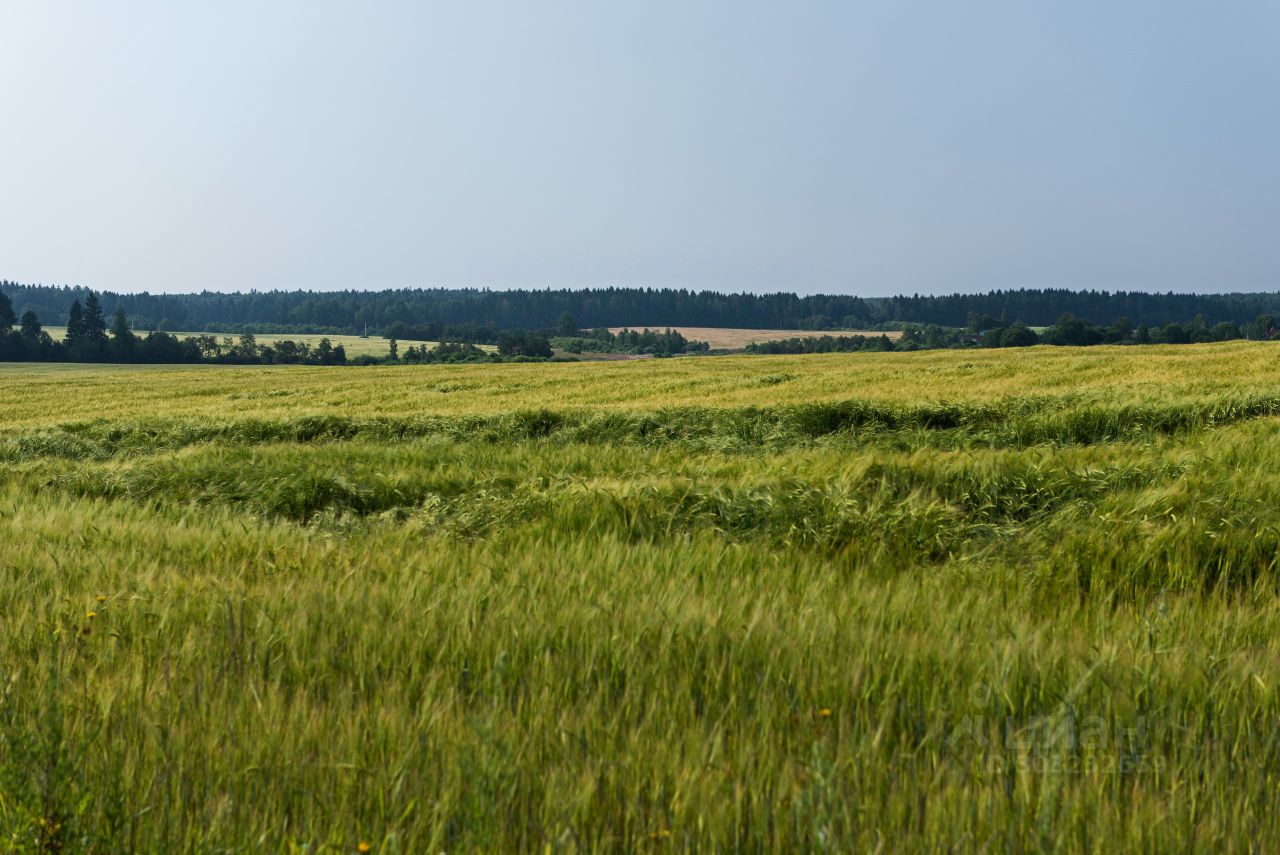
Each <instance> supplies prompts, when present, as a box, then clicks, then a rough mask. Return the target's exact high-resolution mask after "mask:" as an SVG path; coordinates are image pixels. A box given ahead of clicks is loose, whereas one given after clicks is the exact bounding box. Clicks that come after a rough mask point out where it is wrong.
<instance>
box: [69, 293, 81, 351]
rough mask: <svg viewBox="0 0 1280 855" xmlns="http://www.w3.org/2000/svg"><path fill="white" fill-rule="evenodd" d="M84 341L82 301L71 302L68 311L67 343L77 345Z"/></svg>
mask: <svg viewBox="0 0 1280 855" xmlns="http://www.w3.org/2000/svg"><path fill="white" fill-rule="evenodd" d="M83 341H84V308H83V307H82V306H81V305H80V301H79V300H76V301H74V302H73V303H72V304H71V310H70V311H69V312H68V313H67V344H70V345H77V344H80V343H81V342H83Z"/></svg>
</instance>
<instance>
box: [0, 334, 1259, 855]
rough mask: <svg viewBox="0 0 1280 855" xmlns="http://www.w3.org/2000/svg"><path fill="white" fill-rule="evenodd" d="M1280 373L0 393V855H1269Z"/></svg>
mask: <svg viewBox="0 0 1280 855" xmlns="http://www.w3.org/2000/svg"><path fill="white" fill-rule="evenodd" d="M1277 416H1280V347H1278V346H1275V345H1271V344H1268V343H1250V342H1234V343H1228V344H1217V345H1203V346H1202V345H1195V346H1181V347H1170V348H1162V347H1141V348H1139V347H1131V348H1108V347H1096V348H1088V349H1072V348H1059V349H1054V348H1043V347H1037V348H1032V349H1029V350H1020V351H1013V352H1010V351H964V352H959V351H938V352H920V353H901V354H893V353H875V354H873V353H865V354H864V353H858V354H830V355H811V356H795V357H764V356H759V357H706V358H678V359H669V360H646V361H643V362H622V363H581V364H574V363H565V364H501V365H460V366H385V367H383V366H378V367H333V368H321V367H301V366H286V367H271V366H262V367H257V366H254V367H227V366H190V367H181V368H167V367H109V366H69V365H60V366H31V365H6V366H3V367H0V466H2V467H3V470H2V472H3V481H2V483H0V573H3V579H4V584H3V585H0V615H3V621H4V633H3V635H2V636H0V686H2V687H3V688H0V848H3V847H7V848H8V849H11V850H14V851H47V852H114V851H148V852H160V851H198V852H205V851H228V852H232V851H234V852H240V851H293V852H321V851H333V852H340V851H349V852H356V851H377V852H405V853H410V852H413V853H416V852H429V851H533V850H537V851H540V852H542V851H548V850H550V851H600V850H617V851H675V850H682V851H683V850H692V849H698V850H750V851H770V852H792V851H850V850H875V851H899V850H913V849H914V850H935V849H956V850H964V851H967V850H973V849H994V850H1013V851H1025V850H1064V851H1093V850H1143V851H1168V850H1172V849H1175V848H1176V849H1187V850H1192V851H1203V850H1235V851H1269V850H1273V849H1275V848H1276V847H1277V845H1280V839H1277V838H1280V835H1278V834H1277V832H1276V830H1275V825H1274V822H1273V821H1272V817H1273V816H1274V814H1275V812H1276V810H1277V808H1278V807H1280V805H1278V804H1277V801H1280V797H1278V795H1277V794H1278V793H1280V789H1278V788H1277V787H1276V786H1275V783H1276V769H1277V768H1280V741H1277V739H1276V732H1277V731H1276V726H1277V722H1280V610H1278V609H1277V607H1276V594H1277V575H1276V558H1277V549H1278V548H1280V503H1277V501H1276V498H1277V496H1278V495H1280V471H1278V470H1277V469H1276V467H1275V466H1274V461H1275V460H1276V459H1280V421H1278V420H1277Z"/></svg>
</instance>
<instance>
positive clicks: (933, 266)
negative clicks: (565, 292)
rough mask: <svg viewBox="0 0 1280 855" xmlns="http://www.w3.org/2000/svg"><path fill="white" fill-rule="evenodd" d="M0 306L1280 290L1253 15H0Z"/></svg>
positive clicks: (264, 1) (1276, 53) (61, 10)
mask: <svg viewBox="0 0 1280 855" xmlns="http://www.w3.org/2000/svg"><path fill="white" fill-rule="evenodd" d="M0 278H7V279H10V280H14V281H19V282H42V283H46V284H51V283H56V284H76V285H85V286H89V287H92V288H96V289H102V290H114V291H141V290H149V291H152V292H162V291H163V292H181V291H195V290H202V289H213V290H247V289H251V288H257V289H269V288H287V289H292V288H308V289H316V290H328V289H335V288H368V289H380V288H393V287H419V286H421V287H435V286H446V287H454V286H473V287H492V288H510V287H538V288H541V287H597V286H607V285H618V286H652V287H663V286H666V287H680V288H694V289H703V288H707V289H716V290H732V291H775V290H787V291H798V292H801V293H814V292H824V293H852V294H860V295H863V296H885V295H890V294H898V293H921V294H926V293H952V292H957V291H959V292H968V291H982V290H987V289H991V288H1018V287H1067V288H1105V289H1109V290H1115V289H1124V290H1132V289H1144V290H1161V291H1165V290H1175V291H1205V292H1208V291H1234V290H1280V3H1276V2H1275V0H1265V2H1252V0H1228V2H1221V0H1220V1H1219V2H1207V0H1206V2H1183V0H1161V2H1151V1H1150V0H1124V2H1116V0H1071V2H1046V0H1005V2H993V1H992V0H964V2H961V0H950V2H941V0H936V1H931V0H914V2H913V1H912V0H896V1H895V2H888V0H885V2H857V0H843V2H805V0H792V2H780V0H773V2H754V0H723V2H722V0H646V2H629V3H622V2H610V0H581V2H570V0H510V2H496V0H492V1H491V0H466V2H448V3H444V2H431V0H418V2H389V0H386V1H385V2H379V0H350V2H326V0H250V2H241V0H219V2H216V3H194V2H181V3H174V2H171V0H101V1H100V2H99V0H83V2H66V0H0Z"/></svg>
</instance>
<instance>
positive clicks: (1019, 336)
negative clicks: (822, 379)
mask: <svg viewBox="0 0 1280 855" xmlns="http://www.w3.org/2000/svg"><path fill="white" fill-rule="evenodd" d="M1276 335H1277V330H1276V321H1275V318H1274V317H1272V316H1271V315H1259V316H1258V317H1257V318H1255V319H1254V320H1252V321H1250V322H1249V323H1247V324H1244V325H1239V324H1235V323H1232V322H1231V321H1222V322H1220V323H1217V324H1214V325H1213V326H1210V325H1209V324H1208V322H1207V321H1206V320H1205V319H1204V318H1203V317H1202V316H1197V317H1196V318H1194V319H1193V320H1191V321H1190V322H1189V323H1176V322H1171V323H1167V324H1161V325H1160V326H1155V327H1151V326H1148V325H1146V324H1139V325H1137V326H1135V325H1134V324H1133V323H1132V322H1131V321H1130V320H1129V319H1128V318H1120V319H1118V320H1116V321H1114V322H1113V323H1111V324H1108V325H1105V326H1103V325H1100V324H1095V323H1092V322H1091V321H1086V320H1084V319H1083V318H1077V317H1075V316H1074V315H1072V314H1069V313H1068V314H1064V315H1062V316H1061V317H1059V318H1058V320H1057V322H1056V323H1054V324H1052V325H1051V326H1049V327H1046V328H1045V329H1043V330H1041V331H1040V332H1038V333H1037V332H1036V331H1035V330H1033V329H1031V328H1030V327H1028V326H1027V325H1026V324H1024V323H1021V322H1017V323H1012V324H1010V323H1005V322H1003V321H999V320H996V319H994V318H991V317H990V316H986V315H978V314H976V313H973V314H971V315H970V316H969V320H968V323H967V324H966V325H965V326H964V327H962V328H957V327H944V326H940V325H938V324H926V325H923V326H921V325H917V324H907V325H906V326H905V327H904V328H903V330H902V335H901V337H899V338H898V339H897V340H891V339H890V338H889V337H888V336H885V335H879V336H862V335H848V336H831V335H824V336H811V337H807V338H802V337H795V338H786V339H776V340H773V341H761V342H755V343H752V344H748V345H747V347H746V350H747V352H748V353H852V352H855V351H868V350H869V351H886V350H900V351H910V350H931V349H938V348H952V347H1030V346H1032V345H1036V344H1052V345H1061V346H1071V347H1088V346H1090V345H1096V344H1199V343H1204V342H1213V341H1232V340H1234V339H1242V338H1248V339H1254V340H1259V341H1262V340H1268V339H1271V338H1274V337H1275V336H1276Z"/></svg>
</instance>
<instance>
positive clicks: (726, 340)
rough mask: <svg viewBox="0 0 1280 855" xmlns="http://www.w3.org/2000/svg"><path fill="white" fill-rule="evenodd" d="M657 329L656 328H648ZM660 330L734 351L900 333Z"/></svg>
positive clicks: (674, 328)
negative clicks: (756, 345) (761, 343)
mask: <svg viewBox="0 0 1280 855" xmlns="http://www.w3.org/2000/svg"><path fill="white" fill-rule="evenodd" d="M643 328H644V325H643V324H641V325H639V326H632V327H609V331H610V332H614V333H616V332H618V331H619V330H624V329H633V330H638V329H643ZM650 329H657V327H650ZM662 329H673V330H675V331H676V332H678V333H680V335H682V336H684V337H685V338H687V339H690V340H691V341H705V342H707V343H708V344H710V345H711V346H712V347H714V348H724V349H727V350H736V349H737V348H741V347H746V346H747V345H749V344H751V343H752V342H757V341H776V340H777V339H780V338H816V337H818V336H823V335H865V336H873V335H885V336H888V337H889V338H891V339H894V338H898V337H900V336H901V335H902V333H900V332H898V331H897V330H894V331H893V332H879V331H875V330H743V329H732V328H729V327H666V326H663V327H662Z"/></svg>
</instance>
